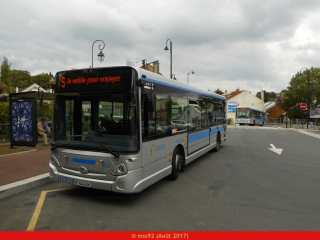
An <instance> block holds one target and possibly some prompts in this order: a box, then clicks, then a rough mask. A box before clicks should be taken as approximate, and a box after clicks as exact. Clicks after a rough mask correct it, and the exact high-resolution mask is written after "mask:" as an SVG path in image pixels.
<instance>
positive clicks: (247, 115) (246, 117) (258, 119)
mask: <svg viewBox="0 0 320 240" xmlns="http://www.w3.org/2000/svg"><path fill="white" fill-rule="evenodd" d="M266 114H267V113H266V112H264V111H260V110H257V109H253V108H250V107H238V108H237V112H236V124H239V125H245V124H248V125H251V126H254V125H260V126H263V125H265V124H266V121H267V118H266Z"/></svg>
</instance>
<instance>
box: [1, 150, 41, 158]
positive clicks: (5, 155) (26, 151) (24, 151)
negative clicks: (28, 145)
mask: <svg viewBox="0 0 320 240" xmlns="http://www.w3.org/2000/svg"><path fill="white" fill-rule="evenodd" d="M34 151H38V149H32V150H23V152H17V153H8V154H3V155H0V158H1V157H7V156H11V155H15V154H21V153H28V152H34Z"/></svg>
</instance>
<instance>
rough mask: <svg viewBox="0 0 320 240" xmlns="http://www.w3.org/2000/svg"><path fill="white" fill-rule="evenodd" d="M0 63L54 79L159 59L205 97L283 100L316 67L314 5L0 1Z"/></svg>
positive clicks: (163, 68)
mask: <svg viewBox="0 0 320 240" xmlns="http://www.w3.org/2000/svg"><path fill="white" fill-rule="evenodd" d="M0 6H1V7H0V57H1V61H2V58H3V56H6V57H8V58H9V61H10V62H11V63H12V69H22V70H29V71H30V72H31V73H32V74H38V73H41V72H52V73H55V72H57V71H60V70H66V69H71V68H86V67H89V66H90V65H91V46H92V43H93V42H94V41H95V40H97V39H102V40H103V41H104V42H105V43H106V46H105V49H104V50H103V52H104V54H105V56H106V58H105V61H104V62H103V63H100V62H99V61H98V60H97V57H96V55H97V54H98V44H97V45H95V47H94V67H101V66H109V65H122V64H125V63H126V59H129V58H131V59H132V60H134V61H137V63H138V64H139V66H140V65H141V59H147V60H148V62H151V61H154V60H159V61H160V72H161V73H162V74H163V75H165V76H168V77H169V67H170V65H169V63H170V55H169V53H167V52H165V51H163V49H164V47H165V43H166V40H167V39H168V38H170V39H171V40H172V42H173V73H174V74H175V75H176V77H177V79H178V81H183V82H186V81H187V72H190V71H191V70H194V71H195V75H190V84H193V85H196V86H198V87H201V88H204V89H208V88H209V89H211V90H215V89H217V88H220V89H222V90H223V91H224V90H228V91H230V90H235V89H236V88H237V87H239V88H240V89H242V90H248V91H252V92H253V93H256V92H257V91H259V90H261V89H265V90H267V91H275V92H279V91H280V90H282V89H285V88H286V87H287V84H288V82H289V81H290V78H291V76H292V75H293V74H295V73H296V72H298V71H299V70H300V69H301V68H302V67H310V66H315V67H319V65H320V24H319V23H320V14H319V13H320V1H318V0H268V1H262V0H261V1H260V0H224V1H222V0H220V1H216V0H197V1H194V0H193V1H191V0H171V1H161V0H158V1H150V0H149V1H142V0H135V1H133V0H131V1H124V0H117V1H114V0H113V1H108V0H62V1H60V0H54V1H52V0H51V1H47V0H28V1H26V0H10V1H9V0H0Z"/></svg>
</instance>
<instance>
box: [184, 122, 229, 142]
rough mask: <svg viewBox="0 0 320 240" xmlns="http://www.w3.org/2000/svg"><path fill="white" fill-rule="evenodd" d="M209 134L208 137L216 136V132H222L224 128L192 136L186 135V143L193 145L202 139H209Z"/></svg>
mask: <svg viewBox="0 0 320 240" xmlns="http://www.w3.org/2000/svg"><path fill="white" fill-rule="evenodd" d="M209 132H210V135H213V134H216V133H217V132H224V127H223V126H222V127H218V128H212V129H211V130H210V131H209V130H207V131H203V132H198V133H194V134H190V135H188V143H193V142H196V141H199V140H201V139H203V138H209Z"/></svg>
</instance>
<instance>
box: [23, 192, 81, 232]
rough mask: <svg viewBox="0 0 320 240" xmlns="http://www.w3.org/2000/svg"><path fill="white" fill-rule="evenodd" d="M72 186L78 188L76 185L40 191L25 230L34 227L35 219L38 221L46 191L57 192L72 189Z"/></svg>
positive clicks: (30, 229) (32, 229) (31, 229)
mask: <svg viewBox="0 0 320 240" xmlns="http://www.w3.org/2000/svg"><path fill="white" fill-rule="evenodd" d="M73 188H78V187H71V188H63V189H55V190H49V191H42V192H41V195H40V198H39V201H38V204H37V206H36V209H35V210H34V213H33V215H32V218H31V220H30V222H29V226H28V228H27V231H34V229H35V227H36V224H37V221H38V218H39V216H40V213H41V209H42V206H43V203H44V200H45V199H46V195H47V193H49V192H57V191H64V190H69V189H73Z"/></svg>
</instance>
